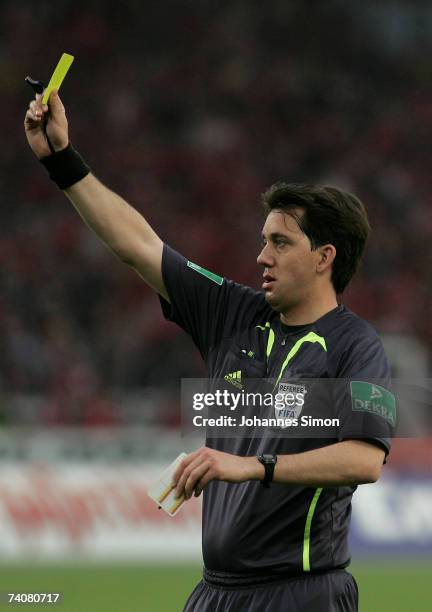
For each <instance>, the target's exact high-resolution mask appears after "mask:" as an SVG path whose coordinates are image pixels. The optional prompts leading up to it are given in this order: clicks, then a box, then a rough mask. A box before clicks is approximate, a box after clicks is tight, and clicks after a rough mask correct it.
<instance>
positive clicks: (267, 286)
mask: <svg viewBox="0 0 432 612" xmlns="http://www.w3.org/2000/svg"><path fill="white" fill-rule="evenodd" d="M263 279H264V282H263V284H262V288H263V289H264V291H271V290H272V289H273V287H274V284H275V282H276V279H275V278H274V276H272V275H271V274H268V273H267V272H266V273H265V274H263Z"/></svg>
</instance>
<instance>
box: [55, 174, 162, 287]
mask: <svg viewBox="0 0 432 612" xmlns="http://www.w3.org/2000/svg"><path fill="white" fill-rule="evenodd" d="M64 194H65V195H66V196H67V198H68V199H69V200H70V201H71V202H72V204H73V206H74V208H75V209H76V210H77V212H78V214H79V215H80V216H81V218H82V219H83V221H84V222H85V223H86V224H87V225H88V226H89V227H90V229H92V230H93V231H94V232H95V234H97V236H98V237H99V238H100V240H102V242H103V243H104V244H105V245H106V246H107V247H108V248H109V249H110V250H111V251H112V252H113V253H115V255H117V257H118V258H119V259H121V261H123V262H124V263H126V264H128V265H129V266H131V267H133V268H134V269H135V270H136V271H137V272H138V273H139V274H140V276H141V277H142V278H143V279H144V280H145V282H146V283H147V284H148V285H149V286H150V287H152V288H153V289H155V291H157V292H158V293H160V294H161V295H163V296H164V297H165V298H166V299H168V296H167V292H166V289H165V287H164V283H163V279H162V272H161V261H162V250H163V243H162V241H161V239H160V238H159V236H158V235H157V234H156V232H155V231H154V230H153V229H152V227H151V226H150V225H149V224H148V223H147V221H146V220H145V219H144V217H143V216H142V215H141V214H140V213H139V212H138V211H137V210H135V208H133V207H132V206H131V205H130V204H128V203H127V202H126V200H124V199H123V198H122V197H121V196H119V195H117V194H116V193H115V192H114V191H111V190H110V189H108V187H106V186H105V185H104V184H103V183H101V182H100V181H99V180H98V179H97V178H96V177H95V176H94V175H93V174H88V175H87V176H86V177H84V178H83V179H82V180H80V181H79V182H77V183H75V184H74V185H72V186H71V187H68V188H67V189H65V190H64Z"/></svg>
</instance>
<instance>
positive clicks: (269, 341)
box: [255, 321, 275, 359]
mask: <svg viewBox="0 0 432 612" xmlns="http://www.w3.org/2000/svg"><path fill="white" fill-rule="evenodd" d="M255 328H258V329H260V330H261V331H265V330H266V329H267V328H268V330H269V335H268V338H267V348H266V355H267V359H268V358H269V357H270V353H271V352H272V348H273V344H274V341H275V333H274V331H273V330H272V328H271V325H270V322H269V321H267V323H266V324H265V325H256V326H255Z"/></svg>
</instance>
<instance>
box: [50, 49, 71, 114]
mask: <svg viewBox="0 0 432 612" xmlns="http://www.w3.org/2000/svg"><path fill="white" fill-rule="evenodd" d="M73 61H74V56H73V55H69V53H63V55H62V56H61V58H60V61H59V63H58V64H57V66H56V69H55V70H54V72H53V74H52V77H51V78H50V82H49V83H48V87H47V88H46V89H45V91H44V94H43V97H42V104H48V100H49V97H50V95H51V92H52V90H53V89H60V85H61V84H62V83H63V79H64V78H65V76H66V75H67V73H68V70H69V68H70V67H71V65H72V62H73Z"/></svg>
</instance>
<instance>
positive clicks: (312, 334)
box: [275, 332, 327, 388]
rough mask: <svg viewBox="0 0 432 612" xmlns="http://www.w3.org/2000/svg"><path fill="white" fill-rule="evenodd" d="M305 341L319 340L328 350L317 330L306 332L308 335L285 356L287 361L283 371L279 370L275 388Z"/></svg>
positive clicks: (299, 340) (284, 363) (298, 341)
mask: <svg viewBox="0 0 432 612" xmlns="http://www.w3.org/2000/svg"><path fill="white" fill-rule="evenodd" d="M305 342H318V343H319V344H321V346H322V347H323V349H324V350H325V351H326V352H327V345H326V343H325V340H324V338H323V337H322V336H318V334H316V333H315V332H309V333H308V334H306V336H303V338H299V339H298V340H297V342H296V343H295V344H294V346H293V347H292V349H291V350H290V352H289V353H288V355H287V356H286V357H285V361H284V362H283V364H282V367H281V371H280V372H279V376H278V378H277V381H276V383H275V388H276V385H277V384H278V382H279V381H280V379H281V378H282V375H283V373H284V371H285V368H286V367H287V365H288V364H289V362H290V361H291V359H293V357H295V356H296V354H297V353H298V352H299V350H300V347H301V346H302V344H304V343H305Z"/></svg>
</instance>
